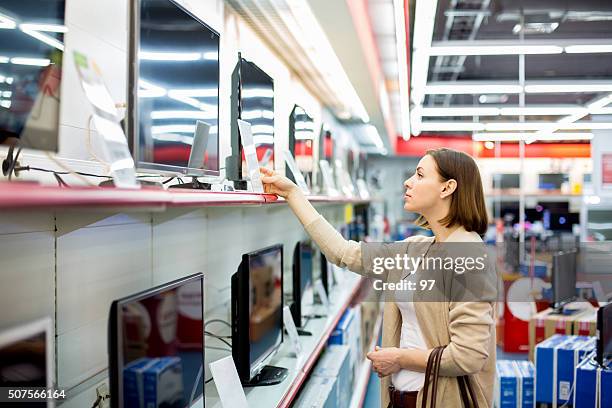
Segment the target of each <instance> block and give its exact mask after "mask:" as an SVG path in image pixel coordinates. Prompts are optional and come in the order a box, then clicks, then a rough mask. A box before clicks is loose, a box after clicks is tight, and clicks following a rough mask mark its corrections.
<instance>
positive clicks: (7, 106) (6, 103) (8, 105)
mask: <svg viewBox="0 0 612 408" xmlns="http://www.w3.org/2000/svg"><path fill="white" fill-rule="evenodd" d="M0 106H2V107H3V108H6V109H10V107H11V101H1V102H0Z"/></svg>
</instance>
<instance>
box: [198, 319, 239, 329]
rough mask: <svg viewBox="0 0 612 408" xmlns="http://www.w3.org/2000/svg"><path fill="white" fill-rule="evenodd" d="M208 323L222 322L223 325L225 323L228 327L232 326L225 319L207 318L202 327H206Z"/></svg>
mask: <svg viewBox="0 0 612 408" xmlns="http://www.w3.org/2000/svg"><path fill="white" fill-rule="evenodd" d="M209 323H223V324H224V325H226V326H227V327H229V328H230V329H231V328H232V325H231V324H230V323H228V322H226V321H225V320H223V319H210V320H207V321H205V322H204V328H206V326H207V325H208V324H209Z"/></svg>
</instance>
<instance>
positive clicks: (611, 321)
mask: <svg viewBox="0 0 612 408" xmlns="http://www.w3.org/2000/svg"><path fill="white" fill-rule="evenodd" d="M610 359H612V303H609V304H607V305H605V306H601V307H600V308H599V310H598V311H597V362H598V363H599V364H600V365H602V366H604V365H608V364H609V360H610Z"/></svg>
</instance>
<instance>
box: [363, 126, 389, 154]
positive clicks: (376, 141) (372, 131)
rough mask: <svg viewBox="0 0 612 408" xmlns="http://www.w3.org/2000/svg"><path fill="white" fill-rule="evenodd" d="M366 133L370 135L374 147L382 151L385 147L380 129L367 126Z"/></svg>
mask: <svg viewBox="0 0 612 408" xmlns="http://www.w3.org/2000/svg"><path fill="white" fill-rule="evenodd" d="M365 132H366V135H368V138H369V139H370V141H371V142H372V144H373V145H375V146H376V147H378V148H379V149H382V148H384V147H385V145H384V143H383V141H382V139H381V138H380V133H378V129H376V126H374V125H366V127H365Z"/></svg>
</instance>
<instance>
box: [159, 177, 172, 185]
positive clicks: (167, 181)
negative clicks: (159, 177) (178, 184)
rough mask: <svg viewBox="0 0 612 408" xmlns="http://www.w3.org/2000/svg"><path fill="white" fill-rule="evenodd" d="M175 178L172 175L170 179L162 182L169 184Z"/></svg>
mask: <svg viewBox="0 0 612 408" xmlns="http://www.w3.org/2000/svg"><path fill="white" fill-rule="evenodd" d="M174 179H175V177H170V178H169V179H167V180H164V181H162V184H168V183H169V182H171V181H172V180H174Z"/></svg>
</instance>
